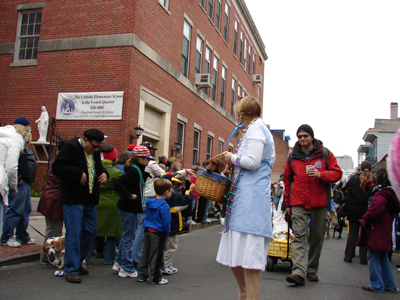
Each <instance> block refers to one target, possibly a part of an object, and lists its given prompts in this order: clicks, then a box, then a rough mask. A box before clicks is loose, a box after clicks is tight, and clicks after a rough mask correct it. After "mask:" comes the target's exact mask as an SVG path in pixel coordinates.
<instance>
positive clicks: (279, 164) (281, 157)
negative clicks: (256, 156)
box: [270, 129, 290, 182]
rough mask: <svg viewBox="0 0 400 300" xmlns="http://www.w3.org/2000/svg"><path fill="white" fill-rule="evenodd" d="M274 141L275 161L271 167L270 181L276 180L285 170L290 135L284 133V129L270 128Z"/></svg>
mask: <svg viewBox="0 0 400 300" xmlns="http://www.w3.org/2000/svg"><path fill="white" fill-rule="evenodd" d="M270 131H271V133H272V136H273V138H274V143H275V155H276V159H275V163H274V166H273V168H272V175H271V182H277V181H278V179H279V177H280V175H281V174H283V172H284V171H285V166H286V161H287V158H288V154H289V140H290V136H288V135H285V130H284V129H270Z"/></svg>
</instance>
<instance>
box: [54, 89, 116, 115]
mask: <svg viewBox="0 0 400 300" xmlns="http://www.w3.org/2000/svg"><path fill="white" fill-rule="evenodd" d="M123 100H124V92H90V93H58V101H57V114H56V118H57V119H58V120H99V119H100V120H121V119H122V102H123Z"/></svg>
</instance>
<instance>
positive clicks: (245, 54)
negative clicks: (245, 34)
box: [243, 38, 248, 71]
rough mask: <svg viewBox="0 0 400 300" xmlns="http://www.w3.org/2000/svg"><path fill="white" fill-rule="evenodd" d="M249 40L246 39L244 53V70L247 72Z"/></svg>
mask: <svg viewBox="0 0 400 300" xmlns="http://www.w3.org/2000/svg"><path fill="white" fill-rule="evenodd" d="M247 43H248V42H247V38H245V39H244V52H243V57H244V64H243V67H244V70H245V71H246V69H247Z"/></svg>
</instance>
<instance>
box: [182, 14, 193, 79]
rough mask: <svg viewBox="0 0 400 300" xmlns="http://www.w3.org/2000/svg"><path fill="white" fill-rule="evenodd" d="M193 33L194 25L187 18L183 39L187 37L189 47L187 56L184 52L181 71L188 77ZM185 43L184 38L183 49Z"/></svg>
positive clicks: (184, 24)
mask: <svg viewBox="0 0 400 300" xmlns="http://www.w3.org/2000/svg"><path fill="white" fill-rule="evenodd" d="M187 29H189V32H186V31H187ZM191 34H192V26H191V24H190V23H189V22H188V21H187V20H186V19H185V20H184V23H183V39H186V40H187V42H188V49H187V57H185V56H184V53H183V52H182V59H181V73H182V75H183V76H185V77H188V76H189V58H190V36H191ZM183 43H184V40H182V51H183ZM184 60H185V62H186V70H184V69H183V68H184V65H183V63H184Z"/></svg>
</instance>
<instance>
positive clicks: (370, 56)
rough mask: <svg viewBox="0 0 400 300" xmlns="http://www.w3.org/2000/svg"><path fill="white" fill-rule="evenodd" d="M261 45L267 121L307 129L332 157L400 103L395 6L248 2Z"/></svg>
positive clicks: (353, 146)
mask: <svg viewBox="0 0 400 300" xmlns="http://www.w3.org/2000/svg"><path fill="white" fill-rule="evenodd" d="M245 2H246V4H247V7H248V9H249V11H250V13H251V15H252V17H253V20H254V22H255V24H256V26H257V28H258V31H259V33H260V35H261V38H262V40H263V42H264V44H265V50H266V52H267V54H268V60H267V61H266V63H265V73H264V76H265V80H264V116H263V117H264V120H265V122H266V123H268V124H270V125H271V129H285V130H286V134H287V135H290V137H291V142H290V146H293V145H294V143H295V142H296V141H297V138H296V130H297V128H298V127H299V126H300V125H301V124H303V123H307V124H309V125H310V126H311V127H312V128H313V129H314V134H315V137H316V138H318V139H320V140H322V142H323V143H324V146H326V147H327V148H329V149H330V150H331V151H332V152H333V153H334V154H335V155H336V156H339V155H350V156H352V157H353V160H354V163H355V164H356V163H357V149H358V147H359V145H360V144H364V141H363V140H362V138H363V135H364V133H365V132H366V131H367V130H368V129H369V128H372V127H374V121H375V118H381V119H389V118H390V103H391V102H400V101H399V100H400V98H399V87H400V78H399V77H400V17H399V12H400V1H399V0H380V1H369V0H363V1H360V0H346V1H344V0H337V1H324V0H301V1H299V0H274V1H270V0H245Z"/></svg>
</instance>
